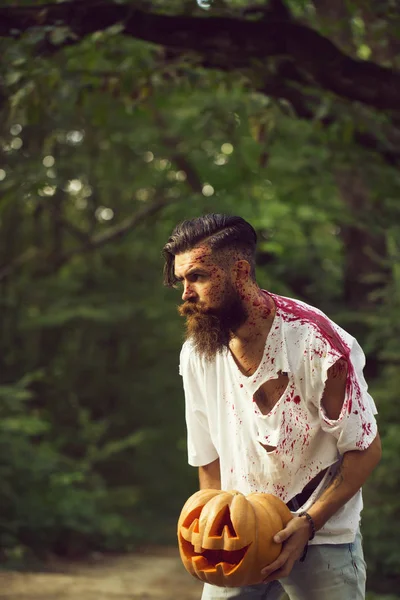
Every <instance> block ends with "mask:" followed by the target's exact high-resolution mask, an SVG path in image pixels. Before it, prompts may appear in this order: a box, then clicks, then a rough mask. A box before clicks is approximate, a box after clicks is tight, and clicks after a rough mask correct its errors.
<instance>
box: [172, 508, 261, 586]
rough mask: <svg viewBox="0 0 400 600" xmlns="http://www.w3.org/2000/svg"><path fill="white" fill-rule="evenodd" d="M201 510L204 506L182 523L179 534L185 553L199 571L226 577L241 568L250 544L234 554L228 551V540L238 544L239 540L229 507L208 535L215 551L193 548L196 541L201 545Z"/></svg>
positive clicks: (238, 549)
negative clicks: (214, 572)
mask: <svg viewBox="0 0 400 600" xmlns="http://www.w3.org/2000/svg"><path fill="white" fill-rule="evenodd" d="M202 509H203V506H198V507H197V508H196V509H195V510H194V511H192V512H191V513H189V514H188V515H187V517H186V519H185V521H184V522H183V523H182V531H181V533H180V538H181V545H182V550H183V552H184V554H185V556H186V558H187V559H190V560H191V561H192V563H193V566H194V567H195V569H196V570H197V571H205V572H210V571H217V570H219V569H222V571H223V572H224V574H225V575H229V573H231V572H232V571H233V570H234V569H237V568H238V567H239V565H240V564H241V562H242V561H243V559H244V557H245V555H246V552H247V550H248V549H249V547H250V546H251V544H248V545H247V546H243V548H237V549H235V550H226V549H225V546H226V541H227V540H239V536H238V535H237V533H236V531H235V528H234V526H233V523H232V519H231V515H230V510H229V506H224V508H223V509H222V510H221V511H220V512H219V514H218V515H217V517H216V518H215V521H214V523H213V525H212V527H211V529H210V531H209V533H208V540H209V541H212V545H213V548H203V547H202V546H199V545H198V544H196V545H194V544H193V543H192V541H194V540H195V539H196V538H197V539H199V541H200V535H199V518H200V515H201V511H202ZM182 532H184V534H183V535H182ZM218 546H219V547H218Z"/></svg>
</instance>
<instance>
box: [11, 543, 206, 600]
mask: <svg viewBox="0 0 400 600" xmlns="http://www.w3.org/2000/svg"><path fill="white" fill-rule="evenodd" d="M201 589H202V585H201V583H200V582H199V581H197V580H196V579H194V578H193V577H192V576H191V575H189V574H188V573H187V572H186V571H185V569H184V567H183V565H182V563H181V561H180V558H179V553H178V551H177V549H175V548H152V549H143V551H142V552H140V553H136V554H129V555H125V556H112V557H109V556H104V555H98V556H94V557H93V558H92V559H91V560H87V561H79V562H71V561H68V562H67V561H56V562H53V563H52V564H51V565H49V566H47V567H46V571H43V572H40V573H37V572H36V573H20V572H16V571H14V572H13V571H10V572H0V600H161V599H162V600H199V599H200V597H201Z"/></svg>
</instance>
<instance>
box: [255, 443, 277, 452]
mask: <svg viewBox="0 0 400 600" xmlns="http://www.w3.org/2000/svg"><path fill="white" fill-rule="evenodd" d="M258 443H259V444H260V446H262V447H263V448H264V450H265V451H266V452H273V451H274V450H276V448H277V447H276V446H268V445H267V444H262V443H261V442H258Z"/></svg>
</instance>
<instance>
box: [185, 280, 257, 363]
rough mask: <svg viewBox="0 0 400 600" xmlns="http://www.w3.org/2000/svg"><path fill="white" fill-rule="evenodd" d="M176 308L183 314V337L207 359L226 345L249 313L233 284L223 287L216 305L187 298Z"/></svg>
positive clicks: (210, 358)
mask: <svg viewBox="0 0 400 600" xmlns="http://www.w3.org/2000/svg"><path fill="white" fill-rule="evenodd" d="M178 312H179V314H180V315H181V316H184V317H186V336H185V338H186V340H190V341H191V342H192V343H193V345H194V347H195V349H196V351H197V352H198V353H199V354H200V355H201V356H202V357H204V358H205V359H206V360H208V361H211V360H212V359H214V358H215V356H216V354H218V352H221V351H222V350H224V349H225V348H228V347H229V341H230V339H231V337H232V333H233V332H235V330H236V329H238V328H239V327H240V326H241V325H243V323H245V321H246V320H247V317H248V313H247V311H246V309H245V307H244V305H243V302H242V301H241V298H240V296H239V294H238V293H237V291H236V290H235V289H234V288H233V287H232V288H230V289H226V290H225V294H224V297H223V300H222V302H221V304H220V305H219V306H217V307H212V308H207V306H206V305H205V304H204V302H195V301H193V300H192V301H190V300H189V301H186V302H184V303H183V304H181V306H178Z"/></svg>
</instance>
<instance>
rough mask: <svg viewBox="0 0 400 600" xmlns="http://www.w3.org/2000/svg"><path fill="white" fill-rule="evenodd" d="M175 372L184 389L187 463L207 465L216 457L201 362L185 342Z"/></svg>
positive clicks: (196, 465)
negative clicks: (177, 371)
mask: <svg viewBox="0 0 400 600" xmlns="http://www.w3.org/2000/svg"><path fill="white" fill-rule="evenodd" d="M179 373H180V375H182V379H183V389H184V392H185V419H186V428H187V448H188V462H189V465H191V466H192V467H200V466H204V465H208V464H209V463H211V462H213V461H214V460H216V459H217V458H218V452H217V451H216V449H215V446H214V444H213V442H212V439H211V433H210V427H209V418H208V411H207V401H206V397H205V393H204V382H203V381H202V379H203V378H204V375H203V372H202V365H201V364H200V360H199V359H198V357H196V355H195V353H194V352H193V350H192V349H191V347H190V346H189V345H188V344H187V342H186V343H185V344H184V345H183V348H182V351H181V355H180V364H179Z"/></svg>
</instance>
